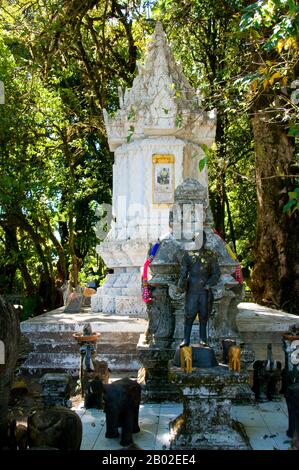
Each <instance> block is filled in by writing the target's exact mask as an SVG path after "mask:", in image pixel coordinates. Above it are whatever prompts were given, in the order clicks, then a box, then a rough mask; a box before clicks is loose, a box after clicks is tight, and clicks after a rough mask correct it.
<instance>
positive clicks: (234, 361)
mask: <svg viewBox="0 0 299 470" xmlns="http://www.w3.org/2000/svg"><path fill="white" fill-rule="evenodd" d="M240 362H241V348H240V347H239V346H231V347H230V348H229V350H228V368H229V369H230V370H232V371H234V372H240Z"/></svg>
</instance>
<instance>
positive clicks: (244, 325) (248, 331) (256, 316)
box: [237, 302, 299, 364]
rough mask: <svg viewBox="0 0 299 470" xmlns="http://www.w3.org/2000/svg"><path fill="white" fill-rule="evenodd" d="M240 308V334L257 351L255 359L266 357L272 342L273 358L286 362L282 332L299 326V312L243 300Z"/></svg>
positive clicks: (238, 323)
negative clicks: (289, 311) (293, 312)
mask: <svg viewBox="0 0 299 470" xmlns="http://www.w3.org/2000/svg"><path fill="white" fill-rule="evenodd" d="M238 309H239V315H238V316H237V325H238V328H239V330H240V336H241V339H242V341H244V343H245V345H246V347H247V348H248V349H252V350H253V351H254V352H255V360H257V359H260V360H264V359H266V357H267V344H268V343H272V352H273V358H274V359H276V360H277V361H281V362H282V364H284V361H285V358H284V352H283V349H282V334H283V333H284V332H286V331H288V330H289V328H290V327H291V326H292V325H298V326H299V312H298V316H297V315H293V314H291V313H287V312H284V311H282V310H274V309H272V308H269V307H264V306H262V305H258V304H255V303H252V302H242V303H240V304H239V305H238Z"/></svg>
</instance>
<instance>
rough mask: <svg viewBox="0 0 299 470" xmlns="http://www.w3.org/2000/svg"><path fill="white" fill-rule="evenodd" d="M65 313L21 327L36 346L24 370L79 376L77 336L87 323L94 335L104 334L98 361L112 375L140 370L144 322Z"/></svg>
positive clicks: (57, 312)
mask: <svg viewBox="0 0 299 470" xmlns="http://www.w3.org/2000/svg"><path fill="white" fill-rule="evenodd" d="M63 310H64V307H61V308H59V309H57V310H53V311H51V312H47V313H45V314H43V315H39V316H38V317H35V318H32V319H29V320H26V321H24V322H22V323H21V331H22V333H23V334H24V335H25V336H27V338H28V339H29V341H30V343H31V346H32V351H31V353H30V354H29V357H28V359H27V360H26V362H24V363H23V365H22V369H23V370H27V371H29V372H32V373H35V372H36V371H38V370H39V371H42V372H46V371H54V370H55V371H59V370H60V371H61V370H63V371H67V372H69V373H71V374H72V375H78V370H79V362H80V358H79V346H78V344H77V342H76V340H75V339H74V338H73V334H74V333H76V332H82V328H83V325H84V323H87V322H89V323H90V324H91V327H92V330H93V332H100V333H101V336H100V339H99V342H98V343H97V359H98V360H100V361H106V362H107V363H108V366H109V369H110V370H111V371H112V372H114V371H122V370H132V371H137V370H138V369H139V367H140V363H139V360H138V355H137V353H136V345H137V343H138V340H139V336H140V334H141V333H143V332H144V331H145V329H146V326H147V322H146V321H145V320H144V319H140V318H129V317H125V316H117V315H109V314H103V313H92V312H91V311H90V309H85V311H84V312H83V313H73V314H70V313H68V314H66V313H64V312H63Z"/></svg>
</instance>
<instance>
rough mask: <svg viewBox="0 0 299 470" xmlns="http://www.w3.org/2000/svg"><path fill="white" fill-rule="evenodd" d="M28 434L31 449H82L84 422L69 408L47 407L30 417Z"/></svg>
mask: <svg viewBox="0 0 299 470" xmlns="http://www.w3.org/2000/svg"><path fill="white" fill-rule="evenodd" d="M27 435H28V445H29V448H30V449H31V448H48V447H50V448H56V449H59V450H80V446H81V441H82V422H81V419H80V418H79V416H78V415H77V414H76V413H75V412H74V411H71V410H69V409H67V408H62V407H57V408H55V407H52V408H45V409H41V410H37V411H35V412H34V413H33V414H31V415H30V416H29V417H28V428H27Z"/></svg>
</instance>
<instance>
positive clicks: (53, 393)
mask: <svg viewBox="0 0 299 470" xmlns="http://www.w3.org/2000/svg"><path fill="white" fill-rule="evenodd" d="M41 385H42V389H43V391H42V393H41V396H42V398H43V403H44V406H46V407H48V406H69V405H70V401H69V399H70V395H71V388H70V376H69V375H68V374H62V373H49V374H45V375H43V377H42V378H41Z"/></svg>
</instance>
